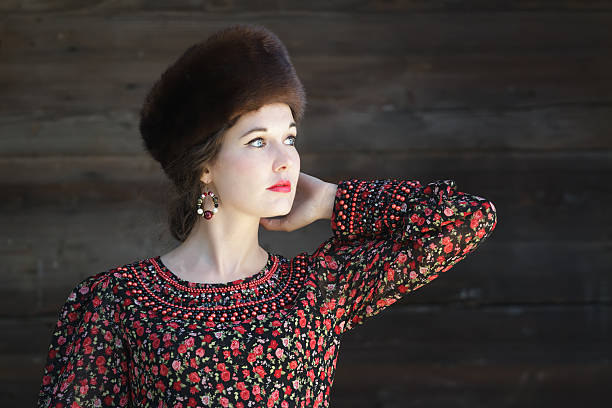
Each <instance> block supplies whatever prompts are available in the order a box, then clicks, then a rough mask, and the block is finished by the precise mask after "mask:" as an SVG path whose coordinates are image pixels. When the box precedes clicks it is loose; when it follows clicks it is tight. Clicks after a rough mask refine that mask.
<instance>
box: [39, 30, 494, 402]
mask: <svg viewBox="0 0 612 408" xmlns="http://www.w3.org/2000/svg"><path fill="white" fill-rule="evenodd" d="M305 103H306V102H305V93H304V90H303V88H302V84H301V83H300V81H299V79H298V77H297V75H296V73H295V70H294V68H293V65H292V64H291V62H290V59H289V56H288V54H287V51H286V49H285V47H284V45H283V44H282V43H281V41H280V40H279V39H278V38H277V37H276V36H275V35H274V34H273V33H271V32H270V31H268V30H267V29H265V28H264V27H262V26H257V25H237V26H233V27H229V28H226V29H224V30H221V31H219V32H217V33H215V34H214V35H212V36H211V37H209V38H208V39H207V40H206V41H204V42H202V43H199V44H196V45H194V46H192V47H191V48H189V49H188V50H187V51H186V52H185V53H184V54H183V55H182V56H181V57H180V58H179V59H178V60H177V61H176V62H175V63H174V64H173V65H172V66H170V67H169V68H168V69H167V70H166V72H165V73H164V74H163V75H162V77H161V78H160V80H159V81H158V82H157V83H156V84H155V86H154V87H153V89H152V90H151V92H150V93H149V95H148V96H147V99H146V101H145V104H144V107H143V109H142V115H141V124H140V130H141V133H142V136H143V139H144V144H145V147H146V148H147V150H148V151H149V152H150V153H151V155H152V156H153V157H154V158H155V159H156V160H157V161H159V163H160V164H161V167H162V168H163V170H164V171H165V173H166V174H167V175H168V177H169V178H170V179H171V180H172V182H173V183H174V185H175V186H176V189H177V195H176V196H177V198H176V201H175V205H174V206H173V207H172V211H171V213H170V217H169V221H170V230H171V232H172V234H173V236H174V237H175V238H176V239H177V240H179V241H180V242H181V244H180V245H179V246H178V247H176V248H175V249H173V250H172V251H170V252H169V253H167V254H164V255H161V256H155V257H152V258H147V259H140V260H137V261H134V262H131V263H129V264H126V265H122V266H118V267H114V268H112V269H110V270H107V271H104V272H101V273H98V274H95V275H92V276H90V277H88V278H87V279H85V280H83V281H82V282H80V283H79V284H78V285H76V287H75V288H74V289H73V291H72V292H71V293H70V295H69V296H68V299H67V301H66V303H65V304H64V306H63V307H62V310H61V312H60V315H59V320H58V322H57V326H56V327H55V331H54V333H53V336H52V339H51V345H50V347H49V354H48V357H47V364H46V366H45V369H44V374H43V380H42V386H41V389H40V394H39V399H38V406H39V407H101V406H104V407H106V406H108V407H111V406H112V407H175V408H176V407H209V406H214V407H219V406H221V407H229V406H231V407H260V406H261V407H277V406H278V407H319V406H320V407H323V406H329V399H330V390H331V386H332V383H333V378H334V371H335V367H336V359H337V355H338V350H339V346H340V339H341V336H342V334H344V333H346V332H347V331H349V330H350V329H351V328H353V327H355V326H356V325H359V324H362V323H363V321H364V319H366V318H368V317H371V316H374V315H375V314H377V313H379V312H380V311H381V310H383V309H385V308H386V307H388V306H389V305H391V304H392V303H394V302H395V301H396V300H398V299H400V298H401V297H402V296H403V295H404V294H406V293H407V292H410V291H413V290H416V289H418V288H420V287H422V286H423V285H425V284H427V283H429V282H431V281H432V280H433V279H435V278H437V277H438V276H439V274H440V273H441V272H446V271H448V270H449V269H451V268H452V267H453V265H455V264H456V263H457V262H459V261H460V260H462V259H464V258H465V257H466V256H467V255H468V254H469V253H472V252H473V251H474V250H475V249H476V248H477V247H478V245H479V244H481V243H482V242H483V241H484V240H485V239H486V238H487V237H488V236H489V235H490V234H491V232H492V231H493V229H494V228H495V225H496V221H497V218H496V213H495V208H494V206H493V204H492V203H491V202H490V201H488V200H486V199H484V198H481V197H477V196H474V195H469V194H466V193H463V192H460V191H458V190H457V188H456V186H455V183H454V181H452V180H439V181H435V182H432V183H429V184H427V185H426V186H423V185H422V184H421V183H420V182H419V181H416V180H398V179H378V180H360V179H351V180H341V181H339V182H338V183H337V184H334V183H329V182H324V181H322V180H319V179H317V178H315V177H312V176H309V175H307V174H304V173H301V172H300V156H299V154H298V151H297V150H296V140H297V137H298V135H297V126H298V124H299V123H300V120H301V118H302V116H303V112H304V106H305ZM279 216H280V217H279ZM272 217H279V218H272ZM319 219H329V220H330V226H331V231H332V236H331V237H330V238H329V239H328V240H326V241H325V242H323V243H321V245H319V246H318V248H317V249H316V250H315V251H313V252H312V253H308V252H301V253H300V254H298V255H297V256H295V257H293V258H292V259H287V258H285V257H284V256H282V255H280V254H276V253H272V252H269V251H267V250H265V249H263V248H262V247H261V246H260V245H259V242H258V227H259V225H260V224H261V225H263V226H264V227H265V228H267V229H269V230H279V231H293V230H296V229H298V228H301V227H303V226H305V225H308V224H310V223H311V222H313V221H315V220H319Z"/></svg>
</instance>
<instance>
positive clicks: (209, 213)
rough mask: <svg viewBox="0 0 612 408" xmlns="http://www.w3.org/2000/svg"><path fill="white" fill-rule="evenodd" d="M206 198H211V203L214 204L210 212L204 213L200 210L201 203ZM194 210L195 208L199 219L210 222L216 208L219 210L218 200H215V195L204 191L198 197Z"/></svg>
mask: <svg viewBox="0 0 612 408" xmlns="http://www.w3.org/2000/svg"><path fill="white" fill-rule="evenodd" d="M206 196H211V197H212V199H213V203H214V204H215V206H214V207H213V209H212V211H211V210H206V211H204V209H203V208H202V203H203V202H204V199H205V198H206ZM196 208H197V213H198V214H199V215H200V217H204V218H205V219H207V220H210V219H211V218H212V216H213V215H214V214H215V213H216V212H217V208H219V199H218V198H217V196H216V195H215V193H213V192H212V191H210V190H208V191H205V192H204V193H202V195H201V196H200V197H198V204H197V205H196Z"/></svg>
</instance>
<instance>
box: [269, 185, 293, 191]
mask: <svg viewBox="0 0 612 408" xmlns="http://www.w3.org/2000/svg"><path fill="white" fill-rule="evenodd" d="M268 190H270V191H276V192H279V193H288V192H290V191H291V186H290V185H281V186H274V187H268Z"/></svg>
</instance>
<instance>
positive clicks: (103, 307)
mask: <svg viewBox="0 0 612 408" xmlns="http://www.w3.org/2000/svg"><path fill="white" fill-rule="evenodd" d="M109 276H110V275H109V273H105V272H103V273H100V274H97V275H94V276H90V277H88V278H86V279H85V280H83V281H81V282H80V283H79V284H77V285H76V287H74V289H72V291H71V292H70V294H69V295H68V299H67V300H66V302H65V303H64V305H63V306H62V308H61V310H60V313H59V319H58V320H57V323H56V325H55V328H54V331H53V333H52V335H51V344H50V346H49V349H48V353H47V361H46V365H45V367H44V372H43V378H42V384H41V387H40V391H39V394H38V403H37V407H38V408H43V407H44V408H48V407H54V408H59V407H62V408H63V407H66V408H67V407H70V408H76V407H82V408H89V407H131V406H132V405H131V403H130V396H129V386H128V379H129V376H128V367H129V364H128V361H129V359H128V355H127V352H126V351H127V347H125V346H124V341H123V339H122V338H121V337H120V336H119V335H118V330H116V328H115V322H114V319H113V318H110V317H109V312H108V311H109V310H110V307H109V305H110V302H109V301H108V296H107V294H108V293H109V291H108V290H107V288H108V285H109ZM110 293H112V292H110Z"/></svg>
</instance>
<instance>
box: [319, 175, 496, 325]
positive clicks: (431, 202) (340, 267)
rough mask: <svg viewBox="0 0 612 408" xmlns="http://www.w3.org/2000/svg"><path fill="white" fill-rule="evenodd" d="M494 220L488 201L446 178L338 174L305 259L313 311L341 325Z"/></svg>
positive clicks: (376, 307) (420, 277)
mask: <svg viewBox="0 0 612 408" xmlns="http://www.w3.org/2000/svg"><path fill="white" fill-rule="evenodd" d="M496 224H497V213H496V210H495V206H494V205H493V203H492V202H491V201H489V200H487V199H485V198H482V197H479V196H476V195H472V194H468V193H465V192H461V191H459V190H458V189H457V187H456V184H455V182H454V180H437V181H433V182H431V183H428V184H427V185H425V186H423V185H422V184H421V183H420V182H419V181H417V180H397V179H379V180H359V179H351V180H342V181H340V182H339V183H338V188H337V190H336V196H335V200H334V207H333V213H332V218H331V228H332V231H333V236H332V237H331V238H330V239H328V240H327V241H325V242H323V243H322V244H321V245H320V246H319V247H318V248H317V249H316V250H315V251H314V252H313V253H312V254H311V255H309V260H310V263H311V264H312V265H314V266H315V268H316V271H315V272H316V274H317V276H318V278H319V288H320V289H321V292H322V294H323V295H322V296H323V301H322V306H321V313H323V314H324V315H326V316H327V317H331V319H332V321H333V322H334V323H333V324H334V330H335V332H336V333H339V334H340V333H343V332H346V331H348V330H350V329H351V328H353V327H355V326H356V325H358V324H362V323H363V321H364V319H366V318H368V317H371V316H374V315H376V314H377V313H379V312H380V311H382V310H383V309H385V308H386V307H388V306H389V305H391V304H393V303H394V302H396V301H397V300H398V299H400V298H401V297H402V296H404V294H405V293H407V292H410V291H414V290H416V289H418V288H420V287H422V286H424V285H426V284H428V283H430V282H431V281H433V280H434V279H436V278H437V277H438V276H439V274H440V273H443V272H446V271H448V270H449V269H451V268H452V267H453V266H454V265H455V264H456V263H457V262H459V261H460V260H462V259H464V258H465V257H466V256H467V255H469V254H470V253H472V252H474V251H475V250H476V248H477V247H478V246H479V245H481V244H482V243H483V242H484V241H485V239H487V238H488V237H489V236H490V235H491V233H492V231H493V230H494V229H495V226H496Z"/></svg>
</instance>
